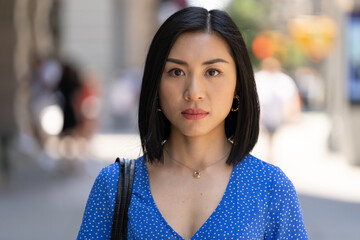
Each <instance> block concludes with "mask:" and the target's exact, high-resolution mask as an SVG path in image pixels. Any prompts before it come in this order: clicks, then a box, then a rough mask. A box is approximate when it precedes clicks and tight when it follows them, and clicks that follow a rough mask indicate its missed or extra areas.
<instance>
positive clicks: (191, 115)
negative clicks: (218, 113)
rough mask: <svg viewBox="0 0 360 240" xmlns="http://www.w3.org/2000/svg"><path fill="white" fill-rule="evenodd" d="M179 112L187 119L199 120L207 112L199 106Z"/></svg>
mask: <svg viewBox="0 0 360 240" xmlns="http://www.w3.org/2000/svg"><path fill="white" fill-rule="evenodd" d="M181 114H182V115H183V116H184V118H186V119H188V120H199V119H203V118H204V117H206V116H207V115H208V114H209V113H208V112H206V111H205V110H203V109H201V108H188V109H186V110H184V111H182V112H181Z"/></svg>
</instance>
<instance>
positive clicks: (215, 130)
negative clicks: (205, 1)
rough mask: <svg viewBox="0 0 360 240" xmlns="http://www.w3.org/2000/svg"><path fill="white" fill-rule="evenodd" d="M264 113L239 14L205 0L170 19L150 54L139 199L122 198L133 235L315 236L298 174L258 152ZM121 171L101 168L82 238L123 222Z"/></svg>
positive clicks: (105, 235)
mask: <svg viewBox="0 0 360 240" xmlns="http://www.w3.org/2000/svg"><path fill="white" fill-rule="evenodd" d="M258 120H259V106H258V98H257V93H256V87H255V80H254V74H253V71H252V66H251V63H250V58H249V56H248V53H247V50H246V46H245V43H244V41H243V38H242V35H241V33H240V32H239V30H238V28H237V26H236V25H235V23H234V22H233V21H232V20H231V18H230V17H229V16H228V15H227V14H226V13H225V12H223V11H219V10H212V11H207V10H206V9H204V8H197V7H190V8H185V9H183V10H180V11H178V12H176V13H175V14H174V15H172V16H171V17H169V18H168V19H167V20H166V21H165V22H164V24H163V25H162V26H161V27H160V29H159V30H158V31H157V33H156V35H155V37H154V39H153V41H152V43H151V46H150V49H149V52H148V55H147V59H146V64H145V69H144V76H143V82H142V89H141V93H140V103H139V121H138V124H139V130H140V138H141V142H142V148H143V151H144V156H141V157H139V158H138V159H137V160H136V162H135V173H134V174H135V177H134V182H133V189H132V194H131V203H130V207H129V209H128V210H127V209H126V208H125V210H124V205H121V206H120V209H121V210H123V211H125V212H126V213H128V219H127V218H125V220H124V221H126V222H125V223H126V226H127V227H128V229H127V232H126V231H125V232H121V233H122V234H124V235H125V236H124V237H125V238H126V236H127V237H128V238H129V239H190V238H191V239H293V238H294V237H295V238H296V239H307V234H306V230H305V227H304V223H303V219H302V214H301V211H300V207H299V202H298V198H297V195H296V192H295V189H294V187H293V185H292V183H291V181H290V180H289V179H288V178H287V177H286V176H285V174H284V173H283V172H282V171H281V170H280V169H279V168H278V167H275V166H273V165H271V164H268V163H265V162H263V161H261V160H259V159H257V158H255V157H254V156H252V155H249V152H250V151H251V150H252V148H253V147H254V145H255V143H256V141H257V138H258V133H259V121H258ZM121 169H123V168H121ZM119 171H120V170H119V164H117V163H115V164H112V165H110V166H108V167H105V168H104V169H103V170H102V171H101V173H100V174H99V176H98V178H97V179H96V181H95V183H94V186H93V188H92V190H91V193H90V196H89V199H88V203H87V206H86V209H85V213H84V218H83V222H82V225H81V228H80V231H79V235H78V239H94V238H97V239H110V236H111V232H112V229H116V228H117V227H118V226H119V225H118V223H117V222H113V214H114V206H115V199H116V195H117V193H116V191H117V183H118V178H119ZM118 194H120V193H118ZM122 197H123V198H125V197H126V196H125V195H123V196H122ZM120 214H121V213H120ZM120 221H123V219H120ZM119 224H120V222H119ZM113 227H114V228H113ZM113 239H115V238H113ZM121 239H123V238H121Z"/></svg>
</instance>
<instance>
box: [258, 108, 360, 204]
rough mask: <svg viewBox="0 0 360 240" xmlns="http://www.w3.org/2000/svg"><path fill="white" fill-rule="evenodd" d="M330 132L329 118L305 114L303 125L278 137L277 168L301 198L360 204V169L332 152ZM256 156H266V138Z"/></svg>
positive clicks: (276, 149) (315, 114) (284, 128)
mask: <svg viewBox="0 0 360 240" xmlns="http://www.w3.org/2000/svg"><path fill="white" fill-rule="evenodd" d="M329 130H330V122H329V119H328V118H327V116H326V115H324V114H322V113H306V114H304V115H303V116H302V117H301V120H300V121H299V123H296V124H291V125H288V126H285V127H283V128H282V129H281V131H280V132H279V133H278V134H277V135H276V136H275V140H274V142H275V143H274V156H275V157H274V159H276V162H275V163H274V164H275V165H278V166H279V167H280V168H281V169H282V170H283V171H284V172H285V173H286V174H287V176H288V177H289V178H290V179H291V181H292V182H293V183H294V185H295V187H296V189H297V191H298V192H299V193H300V194H305V195H310V196H315V197H322V198H328V199H333V200H340V201H347V202H357V203H360V167H355V166H351V165H349V164H348V163H347V161H346V159H345V156H344V155H343V154H341V153H334V152H330V151H329V150H328V148H327V144H326V143H327V138H328V135H329ZM253 154H254V155H255V156H258V157H259V158H263V157H265V156H266V154H267V142H266V138H265V137H264V136H263V135H262V136H261V137H260V140H259V143H258V145H257V147H256V148H255V149H254V151H253ZM263 159H265V158H263Z"/></svg>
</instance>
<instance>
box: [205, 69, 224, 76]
mask: <svg viewBox="0 0 360 240" xmlns="http://www.w3.org/2000/svg"><path fill="white" fill-rule="evenodd" d="M220 73H221V72H220V71H219V70H216V69H209V70H207V72H206V75H208V76H210V77H216V76H217V75H219V74H220Z"/></svg>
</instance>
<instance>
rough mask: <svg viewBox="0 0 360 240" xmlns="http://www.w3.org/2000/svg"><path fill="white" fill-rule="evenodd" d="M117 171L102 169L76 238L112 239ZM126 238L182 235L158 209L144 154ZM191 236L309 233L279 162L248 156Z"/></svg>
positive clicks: (257, 236)
mask: <svg viewBox="0 0 360 240" xmlns="http://www.w3.org/2000/svg"><path fill="white" fill-rule="evenodd" d="M118 176H119V165H118V164H117V163H116V164H115V163H114V164H112V165H110V166H107V167H105V168H103V169H102V171H101V172H100V174H99V176H98V177H97V179H96V180H95V183H94V186H93V188H92V190H91V192H90V196H89V199H88V202H87V205H86V208H85V213H84V218H83V222H82V225H81V228H80V231H79V234H78V238H77V239H78V240H80V239H81V240H82V239H110V236H111V227H112V218H113V214H114V206H115V196H116V189H117V181H118ZM128 239H184V238H182V237H181V236H180V235H179V234H178V233H176V232H175V231H174V230H173V229H172V228H171V226H170V225H169V224H168V223H167V222H166V220H165V219H164V218H163V216H162V215H161V213H160V211H159V209H158V208H157V206H156V204H155V202H154V199H153V197H152V195H151V191H150V185H149V176H148V171H147V168H146V164H145V160H144V158H143V157H140V158H139V159H137V162H136V166H135V178H134V187H133V192H132V197H131V203H130V207H129V221H128ZM191 239H194V240H195V239H202V240H203V239H247V240H249V239H308V237H307V233H306V230H305V226H304V222H303V216H302V213H301V210H300V206H299V201H298V197H297V195H296V192H295V189H294V186H293V184H292V183H291V181H290V180H289V179H288V178H287V177H286V176H285V174H284V173H283V172H282V171H281V170H280V169H279V168H278V167H276V166H273V165H271V164H268V163H265V162H263V161H261V160H259V159H257V158H255V157H253V156H251V155H248V156H247V157H245V158H244V159H243V160H242V162H241V163H239V164H237V165H236V166H235V167H234V169H233V172H232V174H231V177H230V180H229V183H228V185H227V188H226V190H225V193H224V195H223V197H222V199H221V201H220V203H219V205H218V206H217V208H216V209H215V211H214V212H213V213H212V214H211V216H210V217H209V218H208V219H207V220H206V222H205V223H204V224H203V225H202V226H201V228H200V229H199V230H198V231H197V232H196V233H195V234H194V236H193V237H192V238H191Z"/></svg>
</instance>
